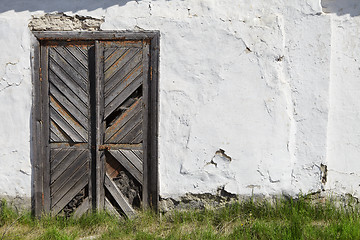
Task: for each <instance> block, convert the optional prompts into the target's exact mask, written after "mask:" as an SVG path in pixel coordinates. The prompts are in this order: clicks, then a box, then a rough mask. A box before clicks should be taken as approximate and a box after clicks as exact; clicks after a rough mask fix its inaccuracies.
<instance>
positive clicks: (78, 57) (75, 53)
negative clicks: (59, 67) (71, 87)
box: [66, 46, 89, 76]
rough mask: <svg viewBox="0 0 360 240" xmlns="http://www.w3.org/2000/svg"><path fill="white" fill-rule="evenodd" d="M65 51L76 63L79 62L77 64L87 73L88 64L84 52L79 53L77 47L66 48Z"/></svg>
mask: <svg viewBox="0 0 360 240" xmlns="http://www.w3.org/2000/svg"><path fill="white" fill-rule="evenodd" d="M66 50H67V51H69V52H70V53H71V54H72V55H73V56H74V57H75V58H76V60H77V61H79V63H80V64H81V65H82V66H83V67H84V69H85V70H86V72H87V70H88V64H89V62H88V55H87V54H86V55H85V54H84V52H83V51H81V50H80V49H79V48H78V47H77V46H72V47H70V46H67V47H66ZM86 76H87V75H86Z"/></svg>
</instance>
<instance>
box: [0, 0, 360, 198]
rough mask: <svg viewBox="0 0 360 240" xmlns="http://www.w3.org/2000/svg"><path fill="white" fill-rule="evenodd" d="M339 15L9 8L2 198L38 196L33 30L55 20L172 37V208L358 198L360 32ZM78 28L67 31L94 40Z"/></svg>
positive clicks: (167, 87) (307, 8)
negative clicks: (224, 197)
mask: <svg viewBox="0 0 360 240" xmlns="http://www.w3.org/2000/svg"><path fill="white" fill-rule="evenodd" d="M328 2H334V0H331V1H330V0H328ZM328 2H326V1H323V5H325V4H327V3H328ZM339 2H341V1H340V0H338V3H339ZM348 2H350V0H349V1H345V2H344V3H345V4H348ZM339 4H340V3H339ZM349 4H350V3H349ZM333 5H334V4H333ZM70 6H71V7H70ZM334 8H335V7H333V8H331V10H329V13H326V14H325V13H323V12H322V6H321V2H320V0H290V1H289V0H283V1H275V0H262V1H249V0H240V1H236V2H234V1H231V0H207V1H201V0H185V1H181V0H170V1H165V0H159V1H149V0H146V1H141V0H138V1H130V0H129V1H120V2H119V1H111V0H109V1H106V2H105V3H99V1H95V0H93V1H89V0H86V1H85V0H81V1H76V4H74V3H73V1H70V0H63V1H61V2H53V1H43V0H32V1H28V2H26V3H25V2H23V1H20V0H13V1H11V2H6V3H2V4H1V6H0V33H1V36H2V37H1V38H0V51H1V55H0V116H1V118H0V146H2V147H1V149H2V151H1V153H0V164H1V168H0V194H3V195H10V196H17V195H19V196H27V197H28V196H30V195H31V160H30V159H31V158H30V152H31V151H30V117H31V97H32V84H31V65H30V52H31V46H32V45H31V44H32V42H31V39H32V37H31V32H30V30H29V28H28V24H29V23H30V21H31V20H32V19H33V17H34V18H35V19H37V20H38V19H43V20H44V19H45V20H46V17H43V15H44V14H46V13H51V12H65V14H66V15H67V16H75V15H78V16H89V17H91V19H93V20H94V19H99V20H98V21H96V20H94V21H95V22H96V24H98V23H101V22H99V21H103V23H102V24H101V26H100V28H101V29H102V30H124V29H127V30H135V31H136V30H141V29H146V30H160V32H161V38H160V41H161V49H160V89H159V92H160V94H159V96H160V122H159V176H160V194H161V196H162V197H164V198H167V197H176V196H181V195H185V194H186V193H194V194H202V193H216V191H217V189H219V188H222V189H224V191H226V192H230V193H234V194H241V195H251V194H261V195H265V196H268V195H273V194H287V195H289V194H290V195H295V194H297V193H300V192H302V193H309V192H316V191H319V190H321V189H329V190H331V191H333V192H334V193H343V192H349V191H350V192H351V193H355V194H356V193H357V192H356V191H357V189H359V181H358V180H359V179H358V177H357V176H358V175H357V174H360V173H359V171H360V165H359V163H357V160H356V159H357V157H358V156H359V155H360V150H359V145H360V142H359V139H360V138H359V137H358V135H359V134H358V133H359V132H360V128H359V124H358V122H359V120H360V119H359V118H360V117H359V116H360V115H359V111H358V110H359V108H360V105H359V101H357V96H358V90H359V89H360V86H358V85H359V84H358V83H357V82H358V81H357V79H358V77H359V73H360V72H359V69H358V63H357V62H356V61H357V59H358V58H357V56H356V53H357V51H359V50H360V48H359V39H358V36H359V35H358V32H359V30H358V29H359V24H360V21H359V19H358V17H357V16H354V14H352V16H349V14H347V13H346V12H345V13H343V14H342V15H339V14H337V13H336V10H333V9H334ZM343 9H344V8H343ZM67 19H68V18H67ZM85 19H86V18H85ZM89 19H90V18H89ZM73 20H74V21H75V22H76V20H78V19H77V18H76V17H74V18H73ZM66 21H67V20H66ZM66 21H65V24H64V25H63V26H61V24H60V26H56V27H59V28H60V29H63V30H72V28H74V29H75V30H79V29H84V28H82V25H81V24H80V25H79V26H80V27H72V24H74V26H75V25H76V24H75V23H74V22H70V23H69V24H67V23H66ZM69 21H70V20H69ZM33 22H34V21H33ZM37 23H38V25H36V27H37V29H39V28H41V29H53V28H52V27H51V26H49V25H51V23H49V22H48V23H46V21H44V23H45V25H42V22H41V21H40V23H39V22H37ZM76 26H78V25H76ZM96 26H97V25H96ZM30 27H32V25H30ZM56 30H59V29H56ZM88 30H89V29H88ZM90 30H91V29H90ZM357 55H359V54H357ZM343 116H346V118H344V117H343ZM344 162H345V164H344ZM321 164H324V165H326V164H328V165H329V166H328V168H329V174H328V177H327V178H328V182H327V183H325V184H324V183H322V179H323V175H324V173H323V171H322V169H324V168H322V167H321ZM356 169H358V170H356ZM356 171H357V172H356ZM346 181H350V182H351V183H347V184H343V182H346ZM328 186H329V187H328Z"/></svg>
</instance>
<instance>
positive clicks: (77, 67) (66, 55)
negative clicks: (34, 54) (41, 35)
mask: <svg viewBox="0 0 360 240" xmlns="http://www.w3.org/2000/svg"><path fill="white" fill-rule="evenodd" d="M69 48H73V47H70V46H66V47H64V46H59V47H54V48H53V49H54V50H55V51H56V53H57V54H58V55H59V56H60V57H61V58H62V59H63V60H64V61H57V62H58V63H59V64H60V65H61V67H64V68H68V69H69V68H72V71H71V72H69V73H68V74H69V75H70V76H71V77H72V78H73V79H76V80H77V81H79V82H80V81H81V82H82V83H84V86H86V82H87V79H88V70H87V69H86V68H85V66H83V65H82V64H81V62H80V61H79V60H78V59H77V58H76V57H75V56H74V55H73V54H71V52H70V51H69ZM50 56H51V57H52V58H53V55H50ZM69 70H70V69H69ZM79 76H80V77H79ZM85 89H86V88H85Z"/></svg>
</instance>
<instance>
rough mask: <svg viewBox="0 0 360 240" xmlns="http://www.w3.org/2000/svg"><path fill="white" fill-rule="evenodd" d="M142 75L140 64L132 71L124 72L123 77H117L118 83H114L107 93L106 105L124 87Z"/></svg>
mask: <svg viewBox="0 0 360 240" xmlns="http://www.w3.org/2000/svg"><path fill="white" fill-rule="evenodd" d="M141 76H142V65H141V64H138V65H136V66H135V68H133V69H132V70H131V71H130V72H127V73H126V74H124V76H123V78H121V79H117V81H116V85H114V87H113V88H111V89H109V91H107V92H106V93H105V106H107V105H108V104H109V103H110V102H111V101H112V100H114V99H115V97H116V96H117V95H119V94H120V93H121V92H122V91H123V89H124V88H126V87H127V86H129V85H130V84H131V83H132V82H133V81H134V80H136V79H137V78H139V77H141ZM106 86H108V85H106ZM106 86H105V88H106Z"/></svg>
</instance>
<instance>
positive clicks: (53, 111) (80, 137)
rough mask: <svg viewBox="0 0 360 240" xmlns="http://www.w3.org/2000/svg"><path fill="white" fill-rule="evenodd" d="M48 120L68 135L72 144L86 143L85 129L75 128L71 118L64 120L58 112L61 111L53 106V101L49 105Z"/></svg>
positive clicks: (64, 117)
mask: <svg viewBox="0 0 360 240" xmlns="http://www.w3.org/2000/svg"><path fill="white" fill-rule="evenodd" d="M50 106H51V107H50V118H51V120H52V121H54V122H55V123H56V124H57V125H58V126H59V127H60V128H61V130H62V131H63V132H65V133H66V135H68V136H69V137H70V138H71V140H72V141H73V142H86V139H87V132H86V130H85V129H81V128H80V127H76V124H75V122H74V121H73V119H71V118H66V116H62V115H61V114H60V113H59V112H61V110H60V109H59V108H57V107H56V106H54V104H53V101H51V104H50Z"/></svg>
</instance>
